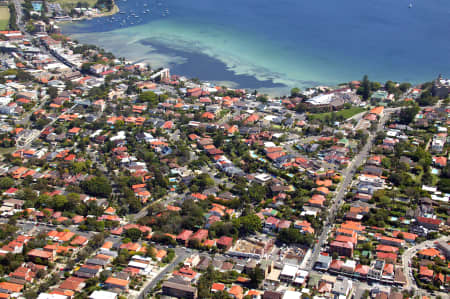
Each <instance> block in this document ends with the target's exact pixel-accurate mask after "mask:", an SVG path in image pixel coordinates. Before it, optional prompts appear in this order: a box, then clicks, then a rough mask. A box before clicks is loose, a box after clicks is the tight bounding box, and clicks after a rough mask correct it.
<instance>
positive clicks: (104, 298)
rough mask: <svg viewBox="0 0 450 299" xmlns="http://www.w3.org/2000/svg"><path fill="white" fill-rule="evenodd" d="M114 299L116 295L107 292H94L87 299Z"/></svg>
mask: <svg viewBox="0 0 450 299" xmlns="http://www.w3.org/2000/svg"><path fill="white" fill-rule="evenodd" d="M116 298H117V294H116V293H113V292H108V291H94V292H93V293H92V294H91V295H90V296H89V299H116Z"/></svg>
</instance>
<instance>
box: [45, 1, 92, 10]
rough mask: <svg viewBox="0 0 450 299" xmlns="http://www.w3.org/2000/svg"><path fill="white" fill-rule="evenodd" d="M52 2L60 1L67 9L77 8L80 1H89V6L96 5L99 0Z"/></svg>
mask: <svg viewBox="0 0 450 299" xmlns="http://www.w3.org/2000/svg"><path fill="white" fill-rule="evenodd" d="M50 2H54V3H59V4H60V5H61V7H62V8H65V9H72V8H75V7H76V6H77V3H79V2H82V3H87V4H88V5H89V7H94V5H95V4H96V3H97V0H83V1H80V0H52V1H50Z"/></svg>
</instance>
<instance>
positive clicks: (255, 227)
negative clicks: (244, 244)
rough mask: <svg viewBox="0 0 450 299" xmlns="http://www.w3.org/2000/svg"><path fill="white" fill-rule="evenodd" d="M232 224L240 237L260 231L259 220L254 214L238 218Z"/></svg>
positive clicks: (260, 224)
mask: <svg viewBox="0 0 450 299" xmlns="http://www.w3.org/2000/svg"><path fill="white" fill-rule="evenodd" d="M233 223H234V225H235V226H236V227H237V229H238V231H239V235H241V236H248V235H251V234H254V233H255V232H259V231H261V230H262V223H261V219H260V218H259V217H258V216H257V215H256V214H250V215H247V216H242V217H239V218H237V219H235V220H234V221H233Z"/></svg>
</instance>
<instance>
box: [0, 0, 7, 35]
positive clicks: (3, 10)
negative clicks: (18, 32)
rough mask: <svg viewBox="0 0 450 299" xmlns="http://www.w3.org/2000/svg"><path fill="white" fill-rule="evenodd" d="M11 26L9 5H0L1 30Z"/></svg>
mask: <svg viewBox="0 0 450 299" xmlns="http://www.w3.org/2000/svg"><path fill="white" fill-rule="evenodd" d="M8 28H9V8H8V7H7V6H1V7H0V30H7V29H8Z"/></svg>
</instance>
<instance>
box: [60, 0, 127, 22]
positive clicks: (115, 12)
mask: <svg viewBox="0 0 450 299" xmlns="http://www.w3.org/2000/svg"><path fill="white" fill-rule="evenodd" d="M119 12H120V8H119V6H117V4H116V3H115V2H114V6H113V8H112V9H111V10H110V11H107V12H104V13H101V14H97V15H95V16H90V17H87V16H82V17H80V18H72V21H70V22H78V21H84V20H90V19H96V18H102V17H110V16H113V15H115V14H118V13H119ZM58 23H60V24H65V23H69V21H63V22H58Z"/></svg>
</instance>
